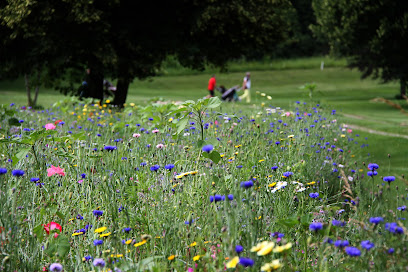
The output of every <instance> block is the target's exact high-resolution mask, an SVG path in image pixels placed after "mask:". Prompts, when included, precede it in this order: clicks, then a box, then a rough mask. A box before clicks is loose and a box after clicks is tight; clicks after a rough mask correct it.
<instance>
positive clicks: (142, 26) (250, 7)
mask: <svg viewBox="0 0 408 272" xmlns="http://www.w3.org/2000/svg"><path fill="white" fill-rule="evenodd" d="M0 9H1V10H0V22H1V24H2V26H1V30H0V31H1V33H2V37H3V38H4V39H2V40H3V45H4V48H5V49H4V50H7V51H5V52H4V53H5V54H2V56H4V58H2V59H1V61H2V63H5V64H6V65H5V67H4V68H1V69H0V76H1V77H2V78H10V77H11V76H13V77H17V76H20V75H23V74H28V75H31V74H33V72H36V71H37V72H41V73H42V72H43V71H44V70H45V72H46V75H44V77H39V81H40V82H41V83H43V82H45V79H48V83H50V84H51V85H53V86H58V87H59V88H60V89H61V90H63V91H64V93H66V92H68V91H71V92H72V91H74V90H75V89H76V87H75V86H77V85H75V84H74V82H76V83H80V82H81V77H80V76H79V75H80V74H81V73H82V74H84V70H85V68H90V69H91V71H94V72H95V73H97V74H99V75H104V76H105V77H110V78H112V79H118V84H117V85H118V86H117V91H116V95H115V100H114V101H113V104H116V105H119V106H122V105H123V104H124V103H125V101H126V96H127V90H128V86H129V84H130V82H131V81H132V80H133V79H134V78H139V79H143V78H146V77H150V76H154V75H156V73H157V71H158V69H159V68H160V66H161V64H162V62H163V60H165V59H166V57H167V56H168V55H175V56H176V57H177V59H178V60H179V61H180V63H181V64H182V65H183V66H186V67H190V68H194V69H203V68H204V66H205V65H206V64H214V65H216V66H219V67H224V66H225V64H226V62H227V61H228V60H230V59H233V58H239V57H242V56H245V55H249V54H251V53H252V52H255V51H260V50H268V49H269V48H272V47H271V45H275V44H277V43H278V42H280V41H282V40H283V39H284V33H285V32H286V30H287V28H288V23H287V22H286V15H287V12H288V11H289V10H290V3H289V1H288V0H276V1H268V0H251V1H234V2H233V3H232V2H231V3H230V2H226V1H210V0H207V1H187V0H184V1H167V2H162V1H148V2H144V3H143V6H140V5H138V4H137V3H136V2H134V1H125V0H122V1H114V0H105V1H95V2H93V1H73V0H69V1H68V0H67V1H63V2H56V1H41V2H33V3H30V4H26V3H25V1H22V0H17V1H14V0H13V1H11V0H8V1H6V2H5V3H3V4H2V5H1V6H0ZM3 34H4V35H3ZM19 46H22V47H19ZM2 53H3V52H2ZM3 70H4V71H3ZM6 70H7V71H6ZM6 72H7V73H6ZM67 76H68V79H69V80H68V83H67V81H66V80H65V78H66V77H67ZM67 84H68V85H67ZM100 92H102V90H101V91H100ZM99 95H100V94H98V95H97V94H95V95H94V96H93V97H95V98H100V96H99Z"/></svg>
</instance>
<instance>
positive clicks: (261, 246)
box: [251, 241, 269, 252]
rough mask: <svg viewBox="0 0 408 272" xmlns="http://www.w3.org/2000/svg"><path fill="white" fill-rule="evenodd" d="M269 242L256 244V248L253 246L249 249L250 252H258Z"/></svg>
mask: <svg viewBox="0 0 408 272" xmlns="http://www.w3.org/2000/svg"><path fill="white" fill-rule="evenodd" d="M268 243H269V241H263V242H262V243H259V244H257V245H256V246H253V247H252V248H251V252H258V251H260V250H261V249H263V248H264V247H265V246H267V245H268Z"/></svg>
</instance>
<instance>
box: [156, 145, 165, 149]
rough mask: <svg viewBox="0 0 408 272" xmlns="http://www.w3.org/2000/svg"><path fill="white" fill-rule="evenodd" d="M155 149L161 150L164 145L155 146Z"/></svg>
mask: <svg viewBox="0 0 408 272" xmlns="http://www.w3.org/2000/svg"><path fill="white" fill-rule="evenodd" d="M156 147H157V148H158V149H162V148H163V147H164V144H158V145H156Z"/></svg>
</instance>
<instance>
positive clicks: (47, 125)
mask: <svg viewBox="0 0 408 272" xmlns="http://www.w3.org/2000/svg"><path fill="white" fill-rule="evenodd" d="M44 127H45V130H53V129H55V128H56V126H55V125H54V124H53V123H48V124H46V125H45V126H44Z"/></svg>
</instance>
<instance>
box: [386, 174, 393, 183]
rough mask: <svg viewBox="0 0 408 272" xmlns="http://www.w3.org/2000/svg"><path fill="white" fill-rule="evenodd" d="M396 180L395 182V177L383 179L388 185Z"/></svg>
mask: <svg viewBox="0 0 408 272" xmlns="http://www.w3.org/2000/svg"><path fill="white" fill-rule="evenodd" d="M394 180H395V177H394V176H387V177H383V181H386V182H388V183H391V181H394Z"/></svg>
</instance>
